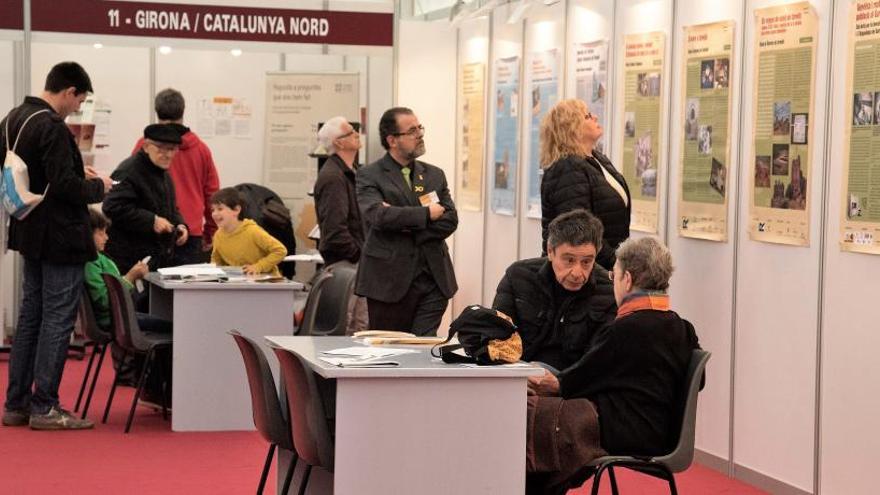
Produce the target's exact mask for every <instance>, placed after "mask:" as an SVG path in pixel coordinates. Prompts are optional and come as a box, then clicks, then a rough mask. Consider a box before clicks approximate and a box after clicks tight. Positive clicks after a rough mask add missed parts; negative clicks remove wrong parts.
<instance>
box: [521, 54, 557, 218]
mask: <svg viewBox="0 0 880 495" xmlns="http://www.w3.org/2000/svg"><path fill="white" fill-rule="evenodd" d="M528 74H529V85H528V91H529V93H528V94H527V95H526V102H527V103H528V105H529V108H527V109H526V111H527V112H528V115H529V163H528V174H527V176H526V177H527V178H528V181H529V182H528V200H527V211H526V216H527V217H529V218H541V177H542V176H543V175H544V170H543V169H541V162H540V160H539V159H538V158H539V156H540V150H541V140H540V129H541V120H542V119H543V118H544V115H546V114H547V111H548V110H550V108H552V107H553V105H555V104H556V102H557V101H558V100H559V54H558V52H557V50H556V49H553V50H547V51H545V52H536V53H532V54H531V55H530V57H529V71H528Z"/></svg>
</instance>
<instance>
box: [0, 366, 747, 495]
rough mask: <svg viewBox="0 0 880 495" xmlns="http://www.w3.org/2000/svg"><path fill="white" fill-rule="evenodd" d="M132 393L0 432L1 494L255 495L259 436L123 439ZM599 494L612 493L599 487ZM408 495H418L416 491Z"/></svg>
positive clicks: (74, 380)
mask: <svg viewBox="0 0 880 495" xmlns="http://www.w3.org/2000/svg"><path fill="white" fill-rule="evenodd" d="M108 358H109V356H108ZM8 359H9V358H8V354H0V377H2V381H0V399H3V400H5V397H6V383H7V380H8ZM104 364H105V369H104V370H102V372H101V380H99V383H98V386H97V388H96V390H95V398H94V399H93V401H92V405H91V407H90V410H89V417H90V418H92V419H93V420H97V419H99V417H100V414H101V413H102V412H103V407H104V404H105V403H106V400H107V395H108V393H109V391H110V383H111V380H112V371H111V367H110V366H107V365H108V363H104ZM240 364H241V363H234V365H240ZM85 366H86V360H83V361H78V360H75V359H69V360H68V361H67V367H66V369H65V373H64V378H63V380H62V385H61V402H62V405H63V406H64V407H65V408H68V409H70V408H72V407H73V404H74V402H75V401H76V394H77V393H78V392H79V385H80V383H81V381H82V377H83V373H84V372H85ZM133 393H134V391H133V389H131V388H126V387H120V388H119V389H118V390H117V393H116V397H115V398H114V399H113V407H112V409H111V411H110V418H109V420H108V422H107V424H100V422H97V421H96V423H97V424H96V426H95V429H94V430H85V431H63V432H38V431H32V430H30V429H29V428H27V427H18V428H11V427H2V426H0V492H2V493H3V494H6V495H18V494H28V495H29V494H45V493H64V494H71V495H72V494H96V493H107V494H117V493H118V494H122V493H138V494H145V495H147V494H247V493H254V491H255V490H256V486H257V482H258V481H259V474H260V470H261V469H262V466H263V464H262V463H263V460H264V459H265V455H266V448H267V445H266V444H265V442H263V440H262V439H261V438H260V436H259V435H258V434H257V433H255V432H222V433H174V432H172V431H171V426H170V422H167V421H164V420H163V419H162V414H161V413H160V412H155V411H153V410H152V409H149V408H146V407H138V410H137V412H136V413H135V419H134V424H133V426H132V431H131V433H129V434H128V435H125V434H123V433H122V431H123V428H124V426H125V418H126V414H127V413H128V406H129V405H130V404H131V397H132V394H133ZM205 414H210V411H205ZM274 479H275V472H274V469H273V471H272V473H270V478H269V480H270V483H267V488H268V487H274V483H273V482H274ZM617 479H618V484H619V487H620V489H621V491H622V492H623V493H624V494H626V495H648V494H663V493H668V488H667V487H666V485H665V484H664V483H663V482H660V481H658V480H654V479H651V478H649V477H646V476H642V475H638V474H631V473H627V472H620V474H618V478H617ZM676 479H677V481H678V486H679V493H682V494H737V495H752V494H760V493H764V492H762V491H760V490H757V489H755V488H752V487H750V486H748V485H745V484H742V483H739V482H737V481H734V480H731V479H729V478H727V477H725V476H723V475H721V474H719V473H717V472H716V471H713V470H710V469H707V468H704V467H702V466H694V467H692V468H691V469H690V470H688V471H687V472H685V473H683V474H681V475H679V476H677V477H676ZM603 484H604V483H603ZM310 491H311V490H310ZM266 492H267V493H270V490H269V489H267V490H266ZM271 493H274V491H272V492H271ZM588 493H589V489H588V487H583V488H581V489H579V490H576V491H572V492H570V495H575V494H577V495H581V494H588ZM601 493H603V494H607V493H610V491H609V489H608V487H607V486H605V487H603V490H602V492H601ZM413 494H414V495H417V491H414V492H413ZM463 495H466V494H463Z"/></svg>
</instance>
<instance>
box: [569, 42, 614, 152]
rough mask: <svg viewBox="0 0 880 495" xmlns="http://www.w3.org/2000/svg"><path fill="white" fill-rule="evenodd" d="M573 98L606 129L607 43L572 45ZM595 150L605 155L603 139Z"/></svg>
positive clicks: (597, 143)
mask: <svg viewBox="0 0 880 495" xmlns="http://www.w3.org/2000/svg"><path fill="white" fill-rule="evenodd" d="M573 53H574V57H575V58H574V78H575V79H574V84H575V98H577V99H579V100H581V101H583V102H584V103H586V104H587V109H588V110H589V112H590V113H592V114H593V115H595V116H596V121H597V122H599V125H601V126H602V128H603V129H607V128H608V112H606V110H605V105H606V102H607V101H608V100H607V98H606V93H607V92H608V42H607V41H605V40H602V41H593V42H590V43H575V44H574V50H573ZM596 149H597V150H598V151H599V152H601V153H605V138H604V137H602V138H599V140H598V141H597V142H596Z"/></svg>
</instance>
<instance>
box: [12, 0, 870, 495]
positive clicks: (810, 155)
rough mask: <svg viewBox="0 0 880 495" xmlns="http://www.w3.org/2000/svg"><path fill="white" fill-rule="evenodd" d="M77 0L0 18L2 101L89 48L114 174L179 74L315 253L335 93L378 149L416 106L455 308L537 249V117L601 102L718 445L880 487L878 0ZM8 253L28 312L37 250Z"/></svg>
mask: <svg viewBox="0 0 880 495" xmlns="http://www.w3.org/2000/svg"><path fill="white" fill-rule="evenodd" d="M70 3H71V4H73V3H77V4H79V3H81V4H83V5H84V6H85V7H84V8H83V10H84V12H86V13H87V14H88V16H86V15H85V14H83V15H67V16H66V17H67V18H66V22H62V20H63V19H61V18H64V17H65V15H60V14H58V13H55V15H54V16H51V15H48V14H51V13H52V12H51V2H48V1H47V0H30V1H29V2H19V1H9V0H0V7H2V8H3V9H4V12H7V11H8V12H13V13H16V12H17V13H19V14H21V22H20V23H18V24H16V23H15V19H14V17H16V16H15V15H13V16H11V17H12V19H10V17H9V16H2V18H0V56H2V57H3V58H4V59H5V60H10V61H12V62H11V63H8V64H3V65H2V66H0V107H2V108H3V109H9V108H11V107H12V106H13V105H14V104H15V103H16V102H17V101H19V100H20V99H21V98H22V97H23V96H24V95H25V94H30V93H34V92H38V90H39V89H40V86H41V84H42V80H43V78H44V77H45V74H46V72H47V71H48V69H49V67H51V66H52V65H53V64H54V63H56V62H58V61H61V60H76V61H78V62H80V63H81V64H82V65H83V66H84V67H85V68H86V70H87V71H88V72H89V73H90V74H91V76H92V80H93V83H94V86H95V95H94V101H93V102H92V106H91V107H90V113H91V115H85V112H84V115H82V116H80V118H83V119H85V120H84V121H83V122H84V123H91V124H94V125H95V127H94V139H93V143H92V149H90V150H87V152H88V153H92V154H93V155H94V156H93V159H94V163H95V164H96V166H99V167H103V168H104V169H105V170H111V169H112V168H113V167H115V164H117V163H118V162H119V161H121V159H122V158H123V157H125V156H126V155H128V154H129V153H130V152H131V147H132V146H133V145H134V142H135V140H136V138H137V137H138V135H139V133H140V131H141V129H142V128H143V126H144V125H145V124H147V123H149V122H151V121H152V120H153V119H155V116H154V115H153V112H152V108H151V107H152V95H153V94H155V92H156V91H157V90H160V89H163V88H165V87H168V86H171V87H174V88H176V89H179V90H180V91H182V92H183V94H184V96H185V97H186V98H187V102H188V107H187V114H186V121H187V124H188V125H190V126H191V127H193V129H194V130H195V131H196V132H197V133H199V134H200V135H201V136H202V137H203V138H204V139H205V141H206V142H207V143H208V145H209V146H210V147H211V149H212V151H213V153H214V156H215V161H216V162H217V165H218V169H219V173H220V178H221V184H222V185H224V186H226V185H234V184H237V183H241V182H257V183H262V184H265V185H267V186H269V187H272V188H275V189H276V190H278V191H279V192H280V193H281V195H282V196H283V197H284V199H285V202H286V203H287V204H288V206H289V207H290V208H291V209H292V212H293V216H294V218H295V221H296V230H297V241H298V246H299V247H300V248H301V249H303V250H305V249H310V248H313V247H314V244H313V243H311V242H310V241H308V240H307V238H306V237H307V232H308V230H309V229H310V228H311V226H313V225H314V223H315V219H314V207H313V204H312V200H311V198H310V197H309V196H308V191H309V189H310V187H311V183H312V182H313V181H314V178H315V173H316V171H317V169H316V167H315V165H314V161H313V159H311V158H309V157H308V152H309V151H310V150H309V148H310V147H311V146H312V145H313V144H314V142H313V141H312V139H313V138H312V137H310V136H311V135H312V134H313V132H314V127H309V126H317V125H318V123H319V122H320V121H321V119H322V118H327V117H330V116H333V115H336V114H340V113H341V114H343V115H345V116H346V117H348V118H349V119H350V120H353V121H358V122H361V123H362V125H363V132H364V133H365V135H366V140H365V142H366V143H367V145H366V149H365V150H364V152H363V153H362V154H361V161H362V162H365V163H366V162H369V161H372V160H374V159H376V158H378V157H380V156H381V155H382V153H383V150H382V149H381V146H380V144H379V141H378V135H377V132H376V126H377V124H378V119H379V116H380V115H381V113H382V112H383V111H384V110H385V109H387V108H388V107H390V106H392V105H402V106H407V107H410V108H412V109H413V110H414V111H415V113H416V115H417V116H418V117H419V119H420V121H421V123H422V124H423V125H424V126H425V128H426V137H425V140H426V143H427V154H426V155H425V156H424V160H425V161H427V162H429V163H433V164H436V165H438V166H440V167H442V168H443V169H444V170H445V172H446V175H447V178H448V180H449V184H450V189H451V190H452V193H453V198H454V199H455V201H456V205H457V208H458V211H459V219H460V222H459V227H458V230H457V231H456V233H455V235H454V236H453V237H452V238H451V239H450V240H449V247H450V249H451V251H452V256H453V262H454V266H455V270H456V275H457V277H458V282H459V286H460V289H459V292H458V293H457V294H456V296H455V298H454V299H453V301H452V304H451V308H450V311H449V313H450V314H457V313H459V312H460V311H461V310H462V308H464V307H465V306H467V305H469V304H473V303H482V304H486V305H491V303H492V299H493V297H494V294H495V288H496V286H497V284H498V281H499V280H500V278H501V276H502V275H503V273H504V270H505V269H506V267H507V266H508V265H509V264H510V263H512V262H513V261H515V260H518V259H523V258H529V257H534V256H539V255H540V252H541V220H540V195H539V185H540V178H541V172H540V169H539V167H538V165H537V156H538V145H539V141H538V127H539V124H540V119H541V118H542V117H543V115H544V114H545V113H546V112H547V110H548V109H549V108H550V107H551V106H552V105H553V104H554V103H555V102H556V101H558V100H559V99H562V98H580V99H583V100H584V101H585V102H586V103H587V104H588V106H589V108H590V111H591V113H593V114H595V115H596V116H597V117H598V119H599V122H600V123H601V124H602V126H603V127H604V129H605V133H604V137H603V140H602V147H603V152H604V153H605V154H606V155H608V156H609V158H610V159H611V161H612V162H613V163H614V164H615V166H616V167H617V168H618V169H619V170H620V171H621V172H622V173H623V174H624V176H625V177H626V180H627V183H628V185H629V187H630V190H631V191H632V195H633V205H632V206H633V217H632V218H633V222H632V225H631V227H632V230H633V235H634V236H641V235H657V236H659V237H660V238H661V239H663V240H664V241H665V242H666V243H667V244H668V245H669V247H670V249H671V250H672V254H673V257H674V260H675V265H676V272H675V274H674V276H673V279H672V284H671V290H670V292H671V296H672V305H673V309H675V310H676V311H677V312H678V313H679V314H681V315H682V316H683V317H685V318H687V319H689V320H690V321H692V322H693V323H694V325H695V327H696V328H697V332H698V334H699V336H700V340H701V344H702V346H703V347H704V348H705V349H708V350H710V351H711V352H712V353H713V358H712V361H711V363H710V365H709V369H708V373H707V382H706V388H705V390H704V391H703V392H702V393H701V395H700V404H699V414H698V420H697V443H696V446H697V450H698V452H697V461H698V462H700V463H702V464H704V465H707V466H710V467H712V468H715V469H717V470H719V471H722V472H724V473H727V474H729V475H731V476H733V477H736V478H738V479H741V480H744V481H746V482H748V483H750V484H753V485H755V486H758V487H761V488H763V489H766V490H768V491H770V492H773V493H790V494H809V493H829V494H831V493H869V492H871V491H872V488H873V483H872V481H871V480H870V479H867V477H864V476H857V475H853V473H862V472H870V468H871V467H872V466H873V464H874V462H873V461H874V460H876V458H877V457H876V456H877V454H876V452H877V451H878V450H880V433H876V432H875V431H874V429H873V428H871V426H870V425H871V424H873V422H872V420H873V418H875V417H877V416H878V415H880V399H878V398H877V395H876V394H875V393H873V390H874V389H875V388H876V387H875V385H874V384H875V381H876V380H875V378H874V377H875V376H877V375H878V373H880V365H878V364H876V363H877V360H876V359H875V358H874V356H873V350H874V349H876V348H878V347H880V334H878V332H877V331H876V330H877V323H876V321H877V317H876V314H877V312H876V309H874V307H873V304H875V301H874V299H876V297H875V296H876V294H878V293H880V258H878V257H877V254H880V193H878V191H880V182H878V177H880V165H877V164H878V160H877V159H876V156H877V153H878V152H880V148H875V147H874V146H873V145H874V143H875V141H876V140H877V139H878V138H877V137H876V136H878V135H880V131H878V130H877V129H878V128H877V125H878V124H880V78H878V76H877V75H876V74H875V69H874V65H876V62H877V60H878V59H880V56H878V53H880V29H878V27H880V20H878V19H880V6H878V5H875V3H874V2H873V1H870V0H862V1H858V0H855V1H846V0H812V1H808V2H783V1H779V0H733V1H718V0H703V1H697V0H692V1H684V0H616V1H615V0H562V1H556V2H552V1H549V2H548V1H544V2H542V1H532V0H515V1H510V2H505V1H503V0H501V1H499V0H474V1H472V2H462V1H459V2H455V1H452V0H446V1H444V0H435V1H428V0H423V1H416V2H411V1H408V0H402V1H395V2H391V1H388V2H361V1H348V2H342V1H340V2H337V1H317V0H315V1H298V2H282V1H268V0H261V1H259V2H253V3H249V4H248V6H247V7H241V6H235V4H236V3H239V4H241V3H242V2H233V1H220V0H210V1H209V0H206V1H203V2H202V1H198V2H197V1H190V2H186V4H183V3H179V4H171V3H166V2H162V3H151V4H147V3H143V2H139V3H138V5H140V6H141V7H138V8H134V7H126V5H125V4H126V3H130V2H123V1H117V2H100V1H97V0H95V1H86V0H83V1H78V2H70ZM291 3H296V9H300V10H296V11H293V10H290V8H291V6H290V4H291ZM22 4H24V5H29V6H30V9H31V10H30V13H29V15H24V12H23V9H22V7H21V6H22ZM104 4H113V5H112V8H110V7H107V6H106V5H104ZM548 4H549V5H548ZM145 5H148V6H151V7H150V8H149V9H147V8H146V7H143V6H145ZM163 5H164V6H165V10H163V7H162V6H163ZM215 5H223V6H225V7H223V9H228V12H227V11H226V10H223V9H220V11H217V10H216V9H217V8H215V7H208V6H215ZM98 7H101V8H102V9H103V10H101V9H99V8H98ZM16 9H18V10H16ZM108 9H109V10H108ZM138 9H141V10H150V11H151V12H154V13H155V14H150V13H141V14H137V13H136V11H137V10H138ZM211 9H214V10H211ZM74 10H75V9H74ZM113 10H118V12H112V11H113ZM129 10H130V11H129ZM309 10H314V11H320V12H329V13H333V12H337V13H349V14H351V15H357V14H359V15H367V14H370V15H376V16H380V17H376V18H373V17H368V18H359V19H360V20H359V22H368V21H369V22H377V23H378V24H377V27H376V29H366V30H364V29H359V30H356V31H358V32H366V33H369V35H365V36H366V38H368V39H363V40H360V42H357V40H354V41H353V40H352V39H350V38H346V39H340V40H338V42H334V41H328V40H327V39H324V38H321V36H322V35H321V33H322V32H323V33H324V34H325V37H326V35H327V34H328V33H330V34H331V35H332V33H335V32H336V30H335V28H334V24H333V22H334V19H336V18H335V17H333V16H330V15H328V16H327V17H325V18H324V19H326V22H327V24H323V23H322V22H321V21H320V19H319V20H317V21H316V22H314V23H313V22H311V21H308V22H304V21H302V20H293V18H297V19H299V18H303V17H307V14H306V13H304V12H305V11H309ZM160 12H166V14H165V15H162V14H160ZM172 12H175V13H176V14H173V15H172ZM184 13H186V14H187V15H186V16H184V15H183V14H184ZM218 13H219V17H218ZM206 14H209V15H211V16H212V17H211V18H210V20H206V17H207V16H206ZM222 14H228V17H226V18H224V17H223V16H222ZM138 15H140V16H141V17H138ZM196 15H198V19H199V20H198V22H197V21H196ZM41 16H42V17H41ZM236 16H239V17H236ZM273 16H281V17H283V21H278V20H275V18H274V17H273ZM47 17H48V18H51V19H53V20H52V21H51V22H50V21H47V20H46V18H47ZM343 18H345V16H343ZM184 19H186V20H185V21H184ZM218 19H221V20H218ZM223 19H225V20H223ZM232 19H238V20H237V21H235V24H236V26H237V27H235V28H233V27H231V26H232V23H233V21H232ZM349 20H350V19H349ZM279 22H281V23H282V24H280V25H281V26H282V27H278V26H279V24H278V23H279ZM339 22H343V21H339ZM386 22H387V23H388V24H387V25H386V24H383V23H386ZM126 26H129V27H128V28H126ZM141 26H143V27H141ZM193 26H198V27H199V29H198V32H196V30H195V28H194V27H193ZM294 28H295V30H296V32H297V33H298V34H297V35H296V36H294V35H293V34H291V33H292V32H293V30H294ZM383 29H386V30H387V33H386V31H383ZM281 31H284V34H283V35H282V34H280V32H281ZM224 32H225V34H222V33H224ZM378 32H381V33H386V34H387V36H377V34H376V33H378ZM273 33H275V34H273ZM297 36H298V37H297ZM317 88H324V89H320V90H319V89H317ZM325 89H326V90H327V91H329V92H330V93H331V94H329V95H328V94H327V93H326V92H325V91H324V90H325ZM339 91H341V92H343V93H345V92H346V91H349V92H348V93H346V96H345V97H342V96H340V95H339V94H336V92H339ZM4 112H5V110H4ZM89 119H91V120H89ZM875 201H876V203H875ZM0 261H2V273H0V290H2V292H0V296H2V297H0V300H2V307H3V315H4V319H3V324H4V326H3V327H0V329H2V328H6V329H7V331H8V329H9V328H10V327H11V326H13V322H14V319H13V317H14V308H15V306H16V305H15V304H14V297H15V290H14V287H15V285H16V282H15V276H14V273H15V265H16V262H15V259H14V256H12V255H11V254H7V255H5V256H3V258H2V260H0ZM872 314H873V315H875V316H873V317H872V316H871V315H872ZM441 332H445V329H441Z"/></svg>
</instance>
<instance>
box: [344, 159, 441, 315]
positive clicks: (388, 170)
mask: <svg viewBox="0 0 880 495" xmlns="http://www.w3.org/2000/svg"><path fill="white" fill-rule="evenodd" d="M412 178H413V180H412V186H413V187H412V189H410V188H409V187H407V185H406V182H404V179H403V174H401V173H400V166H399V165H398V164H397V162H395V161H394V159H393V158H391V155H389V154H387V153H386V154H385V156H384V157H382V158H381V159H379V160H377V161H376V162H374V163H371V164H369V165H367V166H366V167H364V168H362V169H360V170H359V171H358V173H357V198H358V205H359V206H360V210H361V215H362V217H363V219H364V224H365V228H366V242H365V243H364V249H363V253H362V254H361V260H360V266H359V268H358V275H357V282H356V286H355V293H356V294H358V295H360V296H365V297H369V298H371V299H376V300H378V301H382V302H387V303H393V302H397V301H400V300H401V299H403V297H404V296H405V295H406V293H407V291H408V290H409V288H410V286H411V285H412V281H413V280H414V279H415V278H416V277H417V276H418V275H419V273H420V272H421V271H422V270H423V269H424V268H427V270H428V271H429V272H430V273H431V275H432V276H433V277H434V281H435V282H436V283H437V286H438V287H439V288H440V291H441V292H442V293H443V295H444V296H445V297H446V298H451V297H452V296H453V295H454V294H455V292H456V291H457V290H458V284H457V283H456V281H455V272H454V271H453V268H452V260H451V259H450V258H449V249H448V248H447V247H446V238H447V237H449V236H450V235H451V234H452V233H453V232H455V229H456V228H457V227H458V212H456V210H455V203H453V202H452V197H451V196H450V195H449V187H448V186H447V184H446V175H445V174H444V173H443V170H442V169H440V168H439V167H435V166H434V165H429V164H427V163H424V162H420V161H418V160H417V161H416V162H415V163H414V164H413V166H412ZM415 191H418V192H415ZM432 191H434V192H436V193H437V196H438V197H439V198H440V204H442V205H443V206H444V207H445V208H446V212H444V213H443V215H442V216H441V217H440V218H438V219H437V220H435V221H433V222H432V221H431V220H430V216H429V214H428V209H427V208H425V207H424V206H421V204H419V196H420V195H422V194H429V193H431V192H432ZM383 202H384V203H387V204H388V205H390V206H384V205H383V204H382V203H383Z"/></svg>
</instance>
